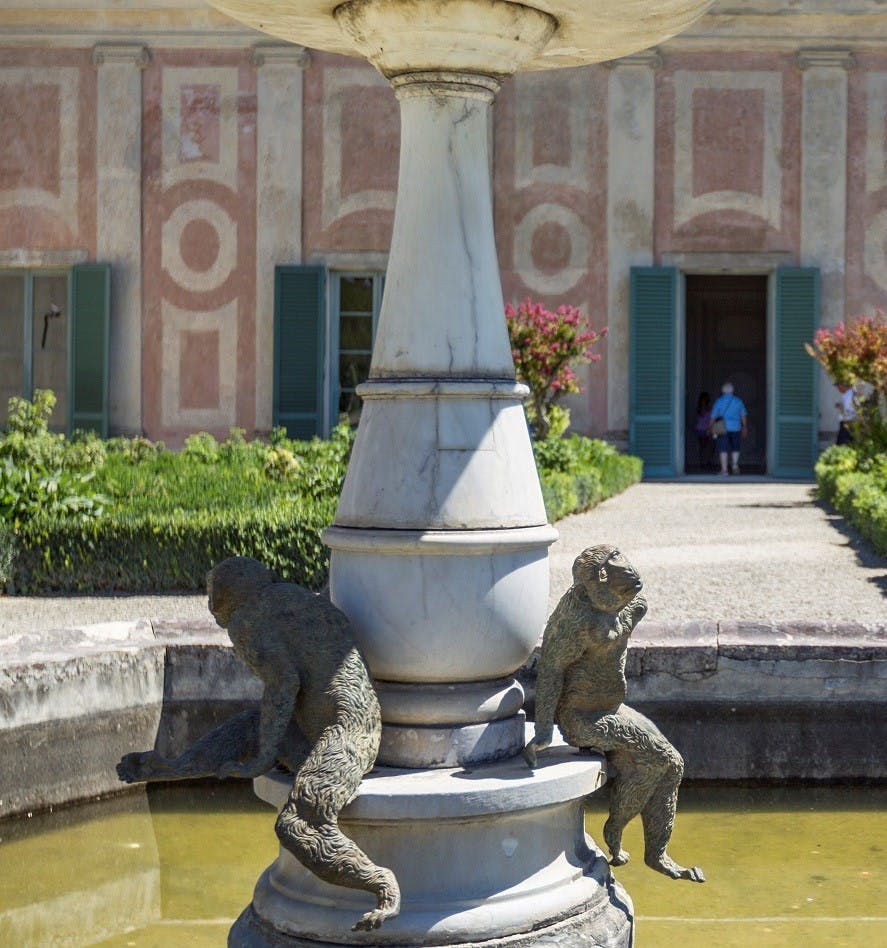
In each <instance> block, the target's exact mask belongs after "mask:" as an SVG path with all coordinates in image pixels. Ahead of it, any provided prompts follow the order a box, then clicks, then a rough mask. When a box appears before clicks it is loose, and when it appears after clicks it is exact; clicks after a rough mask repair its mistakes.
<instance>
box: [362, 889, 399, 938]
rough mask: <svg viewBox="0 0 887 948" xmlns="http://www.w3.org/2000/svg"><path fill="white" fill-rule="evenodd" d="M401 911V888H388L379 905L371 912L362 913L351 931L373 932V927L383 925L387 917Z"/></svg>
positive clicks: (391, 916)
mask: <svg viewBox="0 0 887 948" xmlns="http://www.w3.org/2000/svg"><path fill="white" fill-rule="evenodd" d="M399 913H400V890H399V889H394V890H393V891H391V890H388V891H386V892H385V894H380V896H379V907H378V908H374V909H373V910H372V911H371V912H367V913H366V914H365V915H361V917H360V918H359V919H358V920H357V922H356V924H354V925H353V926H352V927H351V931H353V932H371V931H373V929H375V928H379V927H381V925H382V922H384V921H385V919H386V918H394V916H395V915H398V914H399Z"/></svg>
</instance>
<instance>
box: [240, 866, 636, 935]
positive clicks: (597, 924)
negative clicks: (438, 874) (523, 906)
mask: <svg viewBox="0 0 887 948" xmlns="http://www.w3.org/2000/svg"><path fill="white" fill-rule="evenodd" d="M632 926H633V922H632V906H631V901H630V900H629V899H628V897H627V896H626V893H625V890H624V889H623V888H622V886H620V885H619V883H618V882H615V881H614V883H613V892H612V895H611V898H610V900H609V901H608V902H603V903H602V904H600V905H598V906H596V907H595V908H593V909H589V910H588V911H585V912H580V913H579V914H578V915H573V916H571V917H570V918H567V919H564V920H563V921H561V922H556V923H555V924H553V925H546V926H545V927H543V928H539V929H536V930H534V931H531V932H526V933H524V934H521V935H509V936H506V937H505V938H493V939H486V940H484V941H470V942H468V941H462V942H455V943H452V942H451V944H458V946H459V948H537V946H538V948H542V946H548V948H631V946H632V945H633V944H634V939H633V927H632ZM337 944H339V943H338V942H318V941H314V940H313V939H310V938H299V937H297V936H294V935H284V934H282V933H281V932H279V931H277V930H276V929H274V928H271V927H270V926H269V925H266V924H265V923H264V922H263V921H262V920H261V919H260V918H259V917H258V916H257V915H256V913H255V911H254V910H253V907H252V906H251V905H250V906H248V907H247V908H246V909H244V910H243V912H242V913H241V914H240V917H239V918H238V919H237V921H236V922H235V923H234V926H233V927H232V929H231V932H230V934H229V935H228V948H323V946H325V945H330V946H332V945H337Z"/></svg>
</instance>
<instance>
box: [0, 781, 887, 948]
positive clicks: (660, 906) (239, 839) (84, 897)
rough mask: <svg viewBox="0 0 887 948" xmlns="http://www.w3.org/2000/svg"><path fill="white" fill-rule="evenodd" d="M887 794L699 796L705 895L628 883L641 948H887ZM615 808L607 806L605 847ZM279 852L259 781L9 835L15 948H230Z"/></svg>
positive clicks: (694, 849)
mask: <svg viewBox="0 0 887 948" xmlns="http://www.w3.org/2000/svg"><path fill="white" fill-rule="evenodd" d="M885 805H887V788H867V787H860V788H843V787H838V788H835V787H830V788H825V789H823V788H815V789H813V788H795V789H739V788H695V787H686V788H684V789H683V790H682V792H681V801H680V805H679V809H678V822H677V826H676V828H675V834H674V837H673V838H672V843H671V846H670V847H669V850H670V852H671V853H672V855H673V856H674V858H675V859H677V860H678V861H679V862H682V863H684V864H695V865H700V866H702V867H703V868H704V870H705V872H706V875H707V877H708V880H709V881H708V882H707V883H706V884H705V885H697V884H695V883H690V882H674V881H672V880H670V879H666V878H665V877H663V876H659V875H657V874H656V873H653V872H651V871H650V870H649V869H647V868H646V867H645V866H644V865H643V842H642V838H641V832H640V826H639V825H637V821H635V822H634V823H632V824H631V825H630V826H629V828H628V831H627V833H626V839H625V845H626V848H627V849H628V850H629V851H630V852H631V853H632V855H633V857H634V859H633V861H632V862H631V863H629V864H628V865H627V866H624V867H621V868H620V869H619V870H617V876H618V878H619V880H620V881H621V882H622V883H623V884H624V885H625V886H626V888H627V889H628V891H629V893H630V894H631V897H632V899H633V900H634V905H635V911H636V914H637V945H638V948H660V946H661V948H672V946H674V948H685V946H686V948H703V946H705V948H710V946H717V948H733V946H740V945H742V946H747V945H749V944H753V945H754V946H755V948H783V946H786V948H787V946H802V948H820V946H823V948H825V946H851V945H853V946H857V945H873V946H874V945H887V813H885ZM604 818H605V803H604V802H600V803H599V802H592V805H591V806H590V808H589V813H588V821H587V822H588V830H589V832H590V833H591V835H592V836H594V837H595V838H596V839H598V838H600V830H601V826H602V824H603V821H604ZM276 852H277V845H276V839H275V837H274V830H273V812H272V811H271V809H270V808H268V807H267V806H265V805H264V804H262V803H260V802H259V801H258V800H256V798H255V797H254V796H253V794H252V791H251V788H250V786H249V785H248V784H245V783H244V784H224V785H208V784H207V785H202V786H199V787H185V786H181V785H180V786H173V787H159V788H154V789H152V790H151V791H150V792H149V793H148V794H147V795H145V794H132V795H128V796H124V797H119V798H116V799H113V800H110V801H105V802H103V803H99V804H90V805H86V806H81V807H77V808H73V809H66V810H62V811H59V812H56V813H51V814H45V815H41V816H35V817H33V818H32V819H26V818H17V819H15V820H9V821H6V822H5V823H0V945H2V946H3V948H47V946H56V945H65V946H72V948H75V946H80V945H97V946H106V948H112V946H113V948H180V946H181V948H191V946H193V948H204V946H205V948H221V946H224V945H225V941H226V937H227V933H228V928H229V927H230V925H231V924H232V922H233V920H234V919H235V918H236V917H237V915H238V914H239V913H240V911H241V910H242V909H243V908H244V906H245V905H246V904H247V903H248V902H249V900H250V898H251V896H252V890H253V885H254V884H255V881H256V879H257V877H258V875H259V873H260V872H261V871H262V870H263V869H264V868H265V867H266V866H267V865H268V864H269V863H270V862H271V861H272V859H273V858H274V857H275V855H276Z"/></svg>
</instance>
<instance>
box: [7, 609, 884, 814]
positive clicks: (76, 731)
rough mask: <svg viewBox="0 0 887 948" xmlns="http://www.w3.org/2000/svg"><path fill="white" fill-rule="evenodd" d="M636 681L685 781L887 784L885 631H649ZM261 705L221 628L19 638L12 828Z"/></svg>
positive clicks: (104, 787)
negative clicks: (22, 816) (135, 757)
mask: <svg viewBox="0 0 887 948" xmlns="http://www.w3.org/2000/svg"><path fill="white" fill-rule="evenodd" d="M536 660H537V655H534V656H533V657H532V658H531V659H530V660H529V661H528V662H527V664H526V665H525V666H524V668H523V669H522V670H521V672H520V675H519V677H520V678H521V680H522V682H523V684H524V688H525V690H526V691H527V709H528V712H529V713H530V715H532V705H533V692H534V685H535V663H536ZM626 672H627V676H628V703H629V704H631V705H632V706H634V707H636V708H637V709H638V710H640V711H642V712H644V713H645V714H647V715H649V716H650V717H651V718H652V719H653V720H654V721H655V722H656V724H657V725H658V726H659V728H660V729H661V730H662V731H663V732H664V733H665V735H666V736H667V737H668V738H669V739H670V740H671V741H672V742H673V743H674V744H675V746H676V747H677V748H678V749H679V750H680V751H681V753H682V754H683V755H684V760H685V764H686V769H685V779H687V780H716V781H744V780H819V781H860V780H869V781H873V780H877V781H883V780H885V779H887V757H885V754H884V751H883V748H884V747H885V746H887V714H885V710H887V625H877V626H870V625H860V624H854V623H847V624H818V623H804V624H800V623H799V624H794V625H793V624H789V623H779V624H772V625H771V624H762V623H754V622H720V623H687V624H682V625H677V624H670V623H655V622H645V623H644V624H643V626H641V627H640V628H639V629H638V630H637V631H636V632H635V634H634V636H633V641H632V644H631V647H630V648H629V652H628V661H627V667H626ZM260 694H261V686H260V684H259V682H258V680H257V679H256V678H255V677H254V676H253V675H252V674H251V673H250V671H249V670H248V669H247V668H246V666H245V665H243V663H242V662H240V660H239V659H238V658H237V656H236V655H235V654H234V652H233V650H232V648H231V643H230V640H229V639H228V636H227V634H226V633H225V632H224V631H222V630H221V629H219V627H218V626H216V625H215V623H214V622H213V621H212V620H210V619H207V620H193V619H192V620H187V621H175V620H154V621H150V620H142V621H137V622H115V623H106V624H102V625H95V626H88V627H84V628H76V629H64V630H56V631H50V632H43V633H39V634H37V633H26V634H21V635H16V634H12V635H9V636H6V637H4V638H3V639H0V817H3V816H11V815H14V814H17V813H23V812H36V811H38V810H42V809H46V808H48V807H51V806H56V805H61V804H66V803H72V802H75V801H78V800H86V799H91V798H95V797H97V796H103V795H106V794H108V793H112V792H115V791H118V790H120V789H121V788H122V787H123V785H122V784H121V783H120V782H119V781H118V779H117V774H116V771H115V765H116V763H117V761H118V760H119V759H120V757H121V756H122V755H123V754H125V753H127V752H129V751H133V750H146V749H148V748H151V747H156V748H157V749H158V750H159V751H160V753H162V754H165V755H175V754H176V753H178V752H180V751H181V750H182V749H183V748H185V747H186V746H188V745H189V744H191V743H193V742H194V741H195V740H196V739H197V738H198V737H200V736H201V735H202V734H204V733H206V732H207V731H208V730H210V729H211V728H213V727H214V726H215V725H216V724H218V723H219V722H220V721H222V720H224V719H225V718H226V717H228V716H230V715H232V714H235V713H237V712H239V711H240V710H242V709H243V708H244V707H246V706H247V705H248V704H250V703H255V702H256V701H257V700H258V698H259V696H260Z"/></svg>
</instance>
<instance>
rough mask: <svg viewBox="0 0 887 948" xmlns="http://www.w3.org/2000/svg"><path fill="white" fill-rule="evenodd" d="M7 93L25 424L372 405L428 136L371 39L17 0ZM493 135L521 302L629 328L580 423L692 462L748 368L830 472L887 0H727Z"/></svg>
mask: <svg viewBox="0 0 887 948" xmlns="http://www.w3.org/2000/svg"><path fill="white" fill-rule="evenodd" d="M0 117H2V123H0V128H2V136H0V424H2V423H3V420H4V418H5V411H6V409H5V404H6V399H7V398H8V397H9V396H10V395H16V394H25V395H29V394H30V393H31V392H32V391H33V389H34V388H40V387H43V388H46V387H49V388H52V389H53V390H54V391H56V393H57V394H58V396H59V404H58V406H57V409H56V417H55V419H54V421H55V423H56V425H57V426H58V427H59V428H61V429H69V430H70V429H72V428H78V427H96V428H98V429H99V430H101V431H105V432H111V433H125V434H141V433H143V434H145V435H147V436H148V437H150V438H154V439H162V440H165V441H167V442H169V443H172V444H176V443H180V442H181V441H182V440H183V438H184V437H186V436H187V435H188V434H189V433H191V432H194V431H197V430H207V431H211V432H213V433H214V434H216V435H224V434H225V433H226V432H227V431H228V429H229V428H230V427H239V428H243V429H245V430H246V431H247V433H248V434H249V435H253V434H255V433H267V432H268V431H269V430H270V429H271V427H272V426H273V425H277V424H282V425H286V426H287V428H288V429H289V430H290V432H291V433H292V434H293V435H295V436H299V437H304V436H311V435H312V434H324V433H326V432H328V431H329V429H330V427H331V426H332V425H334V424H335V423H336V422H337V421H338V420H339V418H340V417H342V416H343V415H344V416H348V417H350V418H352V420H353V419H354V418H355V417H356V413H357V409H358V403H357V400H356V396H355V395H354V388H355V386H356V385H357V384H358V383H359V382H360V381H361V380H363V379H364V378H365V377H366V374H367V372H368V369H369V360H370V351H371V348H372V341H373V335H374V331H375V326H376V321H377V318H378V315H379V310H380V307H381V301H382V294H383V290H384V281H385V271H386V265H387V256H388V248H389V242H390V238H391V228H392V221H393V214H394V202H395V191H396V186H397V167H398V151H399V119H398V109H397V102H396V100H395V98H394V95H393V93H392V92H391V90H390V89H389V88H388V85H387V83H386V82H385V81H384V80H383V79H382V78H381V77H380V76H379V75H378V74H377V73H375V72H374V70H373V69H372V68H370V67H369V66H368V65H366V64H365V63H363V62H362V61H360V60H357V59H354V60H351V59H347V58H344V57H340V56H334V55H330V54H324V53H318V52H315V51H309V50H304V49H301V48H299V47H295V46H288V45H283V44H281V43H278V42H276V41H275V40H274V39H273V38H272V37H269V36H264V35H262V34H259V33H255V32H252V31H249V30H247V29H245V28H244V27H242V26H240V25H239V24H237V23H235V22H234V21H231V20H228V19H227V18H225V17H223V16H222V15H221V14H219V13H216V12H215V11H214V10H212V9H211V8H209V7H208V6H206V5H205V4H204V3H203V2H201V0H180V2H178V3H176V4H174V5H171V4H169V3H165V2H163V0H143V2H141V3H137V2H131V0H92V2H86V3H83V4H76V5H68V4H66V3H64V2H62V0H28V2H26V0H20V2H18V3H15V2H10V3H6V4H4V5H3V9H2V10H0ZM490 136H491V141H492V146H493V147H492V152H493V180H494V206H495V217H496V234H497V242H498V250H499V259H500V264H501V271H502V282H503V289H504V293H505V298H506V300H513V301H516V300H519V299H521V298H523V297H525V296H531V297H533V298H534V299H539V300H542V301H544V302H546V303H548V304H550V305H552V306H556V305H559V304H561V303H570V304H573V305H577V306H579V307H581V308H582V309H583V310H584V311H585V312H587V313H588V314H589V316H590V318H591V321H592V323H593V325H595V326H596V327H600V326H604V325H606V326H608V327H609V334H608V336H607V339H606V341H605V342H606V344H605V347H604V349H603V350H602V351H603V359H602V361H601V362H599V363H597V364H595V365H594V366H591V367H588V368H587V369H585V370H583V378H584V381H585V392H584V393H583V395H582V396H577V397H574V398H573V399H572V401H571V409H572V418H573V426H574V428H575V430H578V431H580V432H583V433H589V434H594V435H596V436H601V437H606V438H608V439H610V440H612V441H614V442H616V443H618V444H619V445H620V446H624V447H631V449H632V450H634V451H635V452H637V453H639V454H641V455H642V456H643V457H644V459H645V461H646V465H647V470H648V472H650V473H653V474H657V473H658V474H673V473H681V472H682V471H684V470H686V469H689V468H690V467H692V465H693V464H694V463H695V442H694V439H693V435H692V423H693V414H694V408H695V404H696V399H697V396H698V394H699V392H700V391H701V390H708V391H710V392H712V393H715V392H716V391H717V390H718V389H719V387H720V384H721V382H722V381H724V380H725V379H727V378H729V379H731V380H732V381H733V383H734V385H735V386H736V390H737V393H738V394H740V395H741V396H742V398H743V399H744V400H745V402H746V405H747V406H748V410H749V420H750V431H749V437H748V440H747V444H746V451H745V454H746V457H747V459H748V463H749V465H750V466H751V467H752V468H754V467H757V468H758V469H759V470H761V471H766V472H769V473H773V474H779V475H798V474H806V473H808V472H809V471H810V469H811V466H812V463H813V461H814V460H815V457H816V454H817V451H818V450H819V449H820V448H821V447H822V446H823V445H824V444H827V443H829V442H830V441H831V440H833V438H834V432H835V430H836V428H837V419H836V416H835V411H834V401H835V391H834V389H833V388H832V387H831V385H830V384H829V383H828V381H827V379H825V377H824V376H821V374H820V370H819V369H818V368H817V367H816V364H815V363H814V362H813V361H812V360H811V359H810V358H809V357H808V356H807V355H806V353H805V352H804V349H803V343H804V341H806V340H809V339H811V338H812V335H813V333H814V331H815V329H816V327H817V326H820V325H823V326H827V325H835V324H837V323H838V322H840V321H841V320H843V319H845V318H847V317H850V316H853V315H856V314H859V313H863V312H871V311H873V310H875V309H877V308H887V11H885V9H884V5H883V3H881V2H879V0H840V2H838V0H832V2H826V0H796V2H778V0H729V2H728V0H719V2H716V3H715V5H714V6H713V8H712V10H711V12H710V13H709V14H708V15H707V16H706V17H704V18H703V19H702V20H701V21H699V22H698V23H697V24H696V25H695V26H694V27H692V28H691V29H690V30H689V31H688V32H687V33H685V34H683V35H681V36H680V37H679V38H677V39H674V40H672V41H670V42H668V43H665V44H663V45H662V46H660V47H658V48H657V49H655V50H649V51H646V52H643V53H639V54H637V55H634V56H629V57H626V58H624V59H620V60H617V61H614V62H611V63H607V64H601V65H596V66H591V67H587V68H581V69H568V70H560V71H552V72H545V73H527V74H521V75H519V76H517V77H515V78H513V79H510V80H507V81H506V82H505V83H504V84H503V88H502V91H501V93H500V95H499V97H498V99H497V102H496V106H495V109H494V122H493V127H492V128H491V129H490ZM434 184H435V183H434V181H431V180H429V181H428V182H427V185H428V187H434Z"/></svg>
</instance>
